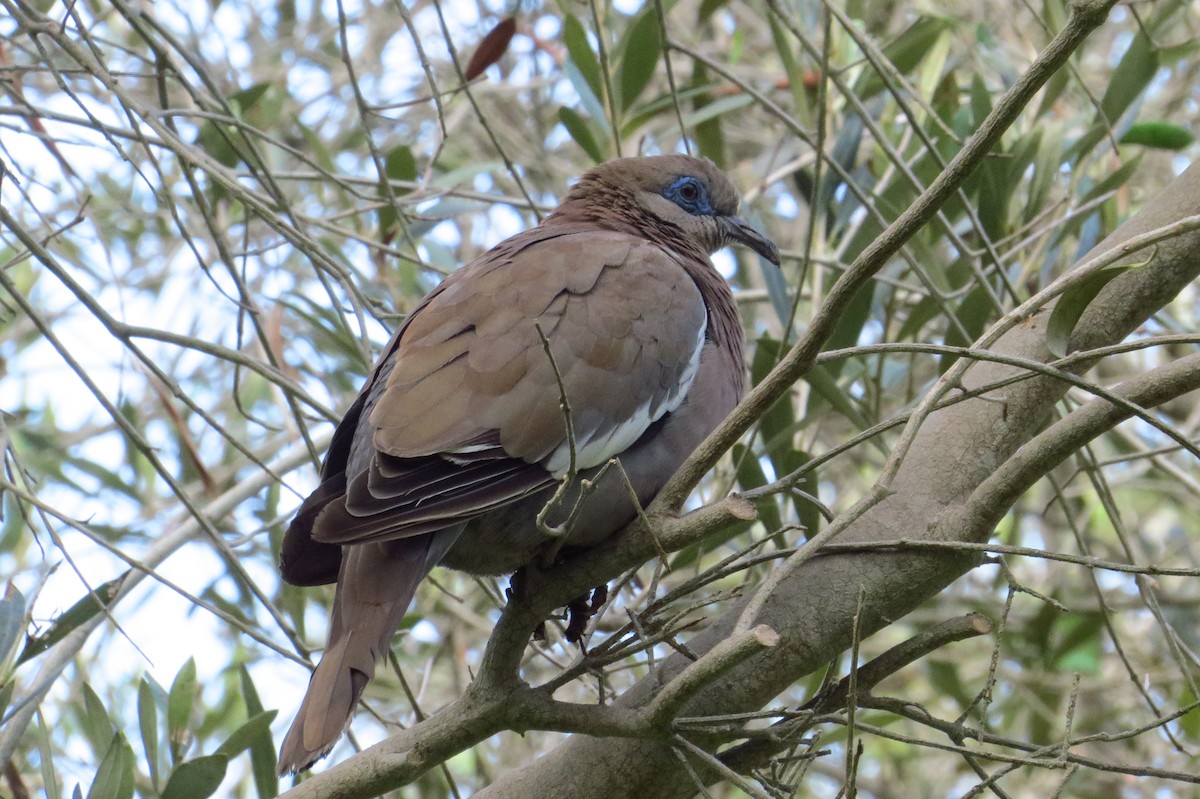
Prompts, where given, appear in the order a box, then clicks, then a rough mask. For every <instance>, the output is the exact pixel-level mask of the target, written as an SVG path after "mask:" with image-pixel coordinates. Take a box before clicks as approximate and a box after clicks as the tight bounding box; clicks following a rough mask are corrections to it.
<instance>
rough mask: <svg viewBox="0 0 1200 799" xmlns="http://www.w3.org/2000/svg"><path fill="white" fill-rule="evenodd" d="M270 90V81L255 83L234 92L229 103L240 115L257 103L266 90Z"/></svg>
mask: <svg viewBox="0 0 1200 799" xmlns="http://www.w3.org/2000/svg"><path fill="white" fill-rule="evenodd" d="M270 90H271V83H270V81H263V82H262V83H256V84H254V85H253V86H251V87H250V88H249V89H242V90H241V91H240V92H235V93H234V94H233V96H231V97H230V98H229V105H230V106H232V107H233V110H234V111H235V112H236V113H237V115H238V116H242V115H244V114H245V113H246V112H247V111H249V110H250V109H252V108H254V107H255V106H256V105H258V102H259V101H260V100H262V98H263V97H265V96H266V94H267V92H269V91H270Z"/></svg>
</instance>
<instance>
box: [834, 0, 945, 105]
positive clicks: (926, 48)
mask: <svg viewBox="0 0 1200 799" xmlns="http://www.w3.org/2000/svg"><path fill="white" fill-rule="evenodd" d="M950 25H951V20H948V19H945V18H943V17H934V16H929V15H925V16H922V17H920V18H919V19H918V20H917V21H916V22H914V23H913V24H912V25H910V26H909V27H908V30H906V31H904V32H903V33H901V34H900V35H899V36H897V37H896V38H895V39H893V40H892V41H891V43H889V44H888V45H887V46H885V47H884V48H883V54H884V56H886V57H887V59H888V61H890V62H891V63H892V66H893V67H895V69H896V71H897V72H899V73H900V74H901V75H908V74H909V73H911V72H912V71H913V70H914V69H916V67H917V65H918V64H920V63H921V62H922V61H923V60H924V59H925V58H926V56H928V55H929V54H930V53H933V52H935V51H937V49H938V48H937V47H936V45H937V41H938V39H939V38H941V37H942V36H943V35H945V34H946V32H947V31H948V30H949V29H950ZM866 70H867V71H865V72H863V73H862V74H861V75H859V77H858V80H856V81H855V82H854V88H853V89H852V91H853V92H854V93H855V94H857V95H858V96H859V97H860V98H861V99H863V100H866V99H867V98H869V97H871V96H873V95H875V94H878V93H879V92H881V91H883V89H884V81H883V78H881V77H880V75H879V73H878V72H877V71H876V70H875V69H874V68H873V67H870V66H867V67H866Z"/></svg>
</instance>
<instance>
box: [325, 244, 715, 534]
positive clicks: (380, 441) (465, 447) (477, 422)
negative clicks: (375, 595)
mask: <svg viewBox="0 0 1200 799" xmlns="http://www.w3.org/2000/svg"><path fill="white" fill-rule="evenodd" d="M560 227H562V228H564V229H562V230H556V229H554V227H553V226H543V227H541V228H535V229H534V230H532V231H529V233H528V234H526V235H523V236H517V237H515V238H514V239H510V240H509V241H508V242H506V243H505V245H504V246H503V247H501V248H498V249H497V250H493V251H492V252H490V253H489V254H488V255H486V256H484V258H483V259H481V260H479V261H476V262H475V263H473V264H471V265H469V266H466V267H464V268H463V269H462V270H459V272H458V273H456V274H455V275H453V276H451V277H450V278H448V279H447V281H445V282H444V283H443V285H442V287H440V288H439V289H438V290H436V291H435V292H434V293H433V294H431V295H430V296H429V297H427V298H426V300H425V301H423V303H422V304H421V305H420V306H419V307H418V308H417V310H416V311H414V312H413V314H412V315H411V316H410V317H409V319H408V320H406V323H405V325H404V326H403V327H402V328H401V330H400V331H398V332H397V334H396V337H395V338H394V339H393V342H392V345H391V346H390V347H389V348H388V351H387V352H386V354H385V356H384V358H383V359H381V362H380V364H379V366H378V367H377V369H376V374H375V378H374V379H373V381H372V382H371V384H370V385H368V387H367V388H366V389H365V390H364V396H365V401H364V403H363V412H362V414H361V418H360V419H359V420H358V422H357V429H356V430H355V433H354V443H353V446H352V450H351V452H350V454H349V456H348V458H347V459H346V462H345V464H344V465H343V468H344V469H345V470H346V475H345V496H344V500H343V501H329V502H326V504H324V506H323V508H322V509H321V510H320V512H319V513H318V514H317V515H316V520H315V523H314V524H313V526H312V534H311V537H312V539H313V541H315V542H319V543H322V544H350V543H360V542H364V541H379V540H387V539H390V538H400V537H406V536H410V535H415V534H418V533H423V532H428V531H430V530H435V529H441V528H443V527H449V526H451V525H453V524H457V523H459V522H462V521H466V520H468V519H470V518H473V517H474V516H477V515H479V514H481V513H484V512H486V511H488V510H490V509H493V508H496V507H499V506H501V505H504V504H507V503H509V502H513V501H515V500H517V499H519V498H521V497H524V496H527V495H529V494H530V493H532V492H534V491H538V490H541V489H544V488H545V487H547V486H549V485H550V484H551V483H553V482H554V480H556V479H557V478H558V477H559V476H561V475H562V473H564V472H565V471H566V469H567V466H568V462H569V460H570V450H569V446H568V440H567V435H566V426H565V419H564V415H563V411H562V408H561V407H560V406H561V402H560V388H559V383H558V378H557V377H556V375H555V369H556V368H557V371H558V373H559V375H561V379H562V388H563V390H565V392H566V396H567V401H568V402H569V404H570V407H571V412H572V422H573V426H574V432H575V437H576V456H577V457H576V460H577V467H578V468H580V469H583V468H589V467H591V466H595V465H598V464H600V463H603V462H604V461H606V460H607V459H608V458H610V457H612V456H614V455H618V454H619V453H620V452H622V451H624V450H625V449H626V448H628V447H629V446H630V445H632V444H633V443H634V442H635V441H637V439H638V438H639V437H641V436H642V434H644V433H645V432H646V430H647V429H648V428H649V427H650V426H651V425H652V424H654V422H655V421H657V420H658V419H660V418H662V416H663V415H665V414H666V413H669V412H670V411H672V410H674V409H675V408H677V407H678V406H679V405H680V403H682V402H683V400H684V398H685V397H686V395H687V391H688V389H689V388H690V385H691V382H692V380H693V378H694V377H695V373H696V368H697V365H698V363H699V357H700V352H701V349H702V348H703V346H704V342H705V335H706V330H707V327H706V320H707V311H706V309H705V306H704V301H703V299H702V297H701V294H700V291H699V289H698V288H697V287H696V285H695V283H694V281H693V280H692V278H691V277H689V275H688V273H687V271H686V270H685V269H684V267H683V265H682V264H681V263H680V262H679V261H678V257H677V256H676V255H674V254H673V253H671V252H669V251H668V250H665V249H663V248H661V247H659V246H657V245H655V244H653V243H651V242H649V241H639V240H637V239H634V238H632V237H630V236H629V235H628V234H621V233H614V232H609V231H603V230H597V229H595V228H591V227H582V226H574V227H572V226H560ZM539 326H540V328H541V332H542V334H544V335H545V336H546V338H547V340H548V341H549V349H550V355H547V353H546V351H545V347H544V345H543V342H542V339H541V336H540V335H539V333H538V327H539Z"/></svg>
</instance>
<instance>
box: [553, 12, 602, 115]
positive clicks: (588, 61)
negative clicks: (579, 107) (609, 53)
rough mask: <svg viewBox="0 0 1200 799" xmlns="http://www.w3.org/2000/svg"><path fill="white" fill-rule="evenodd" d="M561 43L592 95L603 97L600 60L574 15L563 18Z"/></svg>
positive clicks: (580, 23)
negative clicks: (564, 45)
mask: <svg viewBox="0 0 1200 799" xmlns="http://www.w3.org/2000/svg"><path fill="white" fill-rule="evenodd" d="M563 43H564V44H566V45H567V56H568V57H569V58H570V59H571V63H572V64H574V65H575V68H576V69H578V70H579V74H580V75H581V76H582V77H583V79H584V80H585V81H586V82H587V85H588V88H589V89H591V91H592V95H593V96H594V97H603V96H604V91H603V89H602V86H603V85H604V81H602V80H601V78H600V60H599V59H598V58H596V54H595V53H594V52H593V51H592V45H591V44H590V43H589V42H588V38H587V31H586V30H584V27H583V23H582V22H580V21H579V18H578V17H576V16H575V15H574V14H567V15H566V16H565V17H564V18H563Z"/></svg>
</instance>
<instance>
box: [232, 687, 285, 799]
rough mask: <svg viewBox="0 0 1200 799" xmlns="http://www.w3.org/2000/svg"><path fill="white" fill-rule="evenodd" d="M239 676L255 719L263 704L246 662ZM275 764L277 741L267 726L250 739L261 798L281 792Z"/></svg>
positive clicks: (248, 707)
mask: <svg viewBox="0 0 1200 799" xmlns="http://www.w3.org/2000/svg"><path fill="white" fill-rule="evenodd" d="M238 677H239V679H240V680H241V684H242V701H243V702H244V703H245V705H246V715H247V716H249V717H250V718H251V719H253V718H254V717H255V716H258V715H260V714H262V712H263V706H262V700H260V699H259V698H258V690H257V689H255V687H254V681H253V680H252V679H250V672H249V671H248V670H247V669H246V664H244V663H243V664H241V665H239V666H238ZM272 712H274V711H272ZM249 724H250V722H246V726H248V725H249ZM275 765H276V756H275V742H274V741H273V740H272V739H271V730H270V728H267V729H265V730H263V731H262V733H261V735H260V737H258V738H255V739H253V740H251V741H250V770H251V771H252V772H253V774H254V788H255V790H256V791H257V792H258V796H259V799H270V798H271V797H273V796H275V795H276V794H278V793H279V775H278V774H276V773H275Z"/></svg>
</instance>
